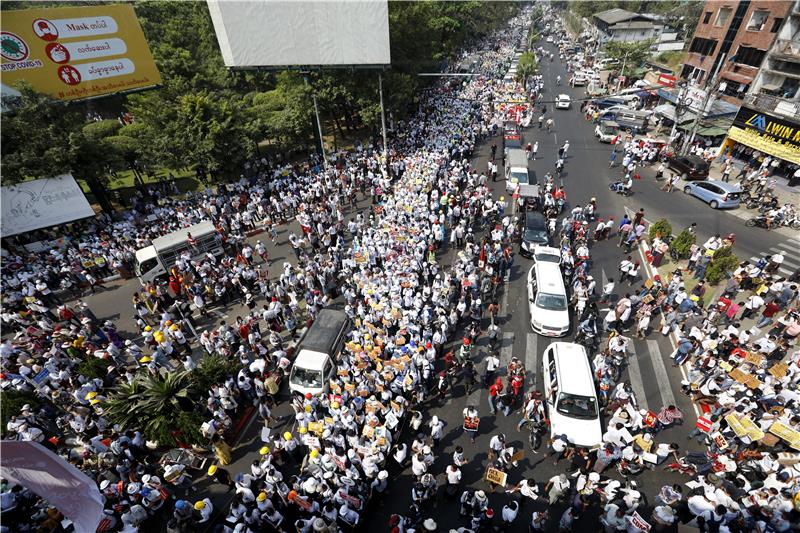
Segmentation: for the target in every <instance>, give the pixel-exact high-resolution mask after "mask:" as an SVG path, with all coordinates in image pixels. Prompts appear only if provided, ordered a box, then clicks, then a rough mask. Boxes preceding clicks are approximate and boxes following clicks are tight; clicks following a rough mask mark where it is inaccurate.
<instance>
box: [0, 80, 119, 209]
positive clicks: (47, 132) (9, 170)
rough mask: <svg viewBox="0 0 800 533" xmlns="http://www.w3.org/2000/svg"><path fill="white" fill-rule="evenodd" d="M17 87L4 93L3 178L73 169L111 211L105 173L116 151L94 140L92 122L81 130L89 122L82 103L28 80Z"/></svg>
mask: <svg viewBox="0 0 800 533" xmlns="http://www.w3.org/2000/svg"><path fill="white" fill-rule="evenodd" d="M17 90H19V92H20V96H17V97H4V98H3V106H4V108H5V109H6V112H5V113H4V115H3V127H2V128H0V143H2V147H3V180H4V181H5V182H6V183H18V182H20V181H25V180H28V179H39V178H51V177H53V176H57V175H59V174H64V173H67V172H71V173H72V175H73V176H74V177H75V178H76V179H80V180H84V181H85V182H86V183H87V185H89V188H90V189H91V191H92V193H93V194H94V197H95V200H97V202H98V203H99V204H100V206H101V207H102V208H103V210H104V211H106V212H113V210H114V208H113V207H112V206H111V203H110V202H109V200H108V198H107V197H106V190H105V182H106V181H107V176H106V175H105V174H106V169H107V168H109V165H111V164H113V163H114V162H115V161H116V156H115V154H113V153H112V152H110V151H109V150H108V149H107V147H106V146H105V144H104V143H103V142H99V143H98V142H95V141H94V140H93V139H94V137H93V134H94V133H96V132H95V131H94V130H93V129H92V128H89V130H88V132H86V131H84V130H83V128H84V127H85V126H87V124H86V123H85V119H84V117H83V115H82V114H81V112H80V109H79V108H78V107H75V106H70V105H68V104H66V103H65V102H61V101H57V100H53V99H51V98H49V97H47V96H45V95H42V94H39V93H37V92H35V91H34V90H33V89H32V88H31V87H30V86H29V85H27V84H24V83H21V84H18V86H17ZM98 128H101V127H96V129H98Z"/></svg>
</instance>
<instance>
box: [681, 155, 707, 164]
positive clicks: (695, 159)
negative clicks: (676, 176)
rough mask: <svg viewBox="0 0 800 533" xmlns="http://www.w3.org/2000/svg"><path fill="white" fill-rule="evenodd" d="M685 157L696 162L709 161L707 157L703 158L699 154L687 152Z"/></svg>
mask: <svg viewBox="0 0 800 533" xmlns="http://www.w3.org/2000/svg"><path fill="white" fill-rule="evenodd" d="M683 157H684V158H686V159H688V160H689V161H694V162H695V163H707V161H706V160H705V159H703V158H702V157H700V156H699V155H694V154H686V155H685V156H683Z"/></svg>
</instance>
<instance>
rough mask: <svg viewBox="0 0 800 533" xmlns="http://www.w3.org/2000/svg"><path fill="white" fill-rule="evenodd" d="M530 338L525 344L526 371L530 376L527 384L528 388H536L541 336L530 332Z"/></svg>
mask: <svg viewBox="0 0 800 533" xmlns="http://www.w3.org/2000/svg"><path fill="white" fill-rule="evenodd" d="M527 337H528V340H527V343H526V344H525V371H526V373H527V377H528V383H527V384H526V386H527V388H528V389H534V390H535V389H536V381H537V379H536V377H537V376H538V375H539V373H540V372H539V350H538V348H539V347H538V344H539V336H538V335H537V334H536V333H528V335H527Z"/></svg>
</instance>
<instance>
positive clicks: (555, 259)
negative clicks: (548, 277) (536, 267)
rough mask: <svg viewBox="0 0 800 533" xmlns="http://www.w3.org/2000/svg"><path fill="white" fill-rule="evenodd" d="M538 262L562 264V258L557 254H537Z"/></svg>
mask: <svg viewBox="0 0 800 533" xmlns="http://www.w3.org/2000/svg"><path fill="white" fill-rule="evenodd" d="M536 261H542V262H544V263H560V262H561V257H560V256H557V255H555V254H536Z"/></svg>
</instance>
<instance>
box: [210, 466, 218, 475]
mask: <svg viewBox="0 0 800 533" xmlns="http://www.w3.org/2000/svg"><path fill="white" fill-rule="evenodd" d="M216 473H217V465H211V466H209V467H208V475H209V476H213V475H214V474H216Z"/></svg>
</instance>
